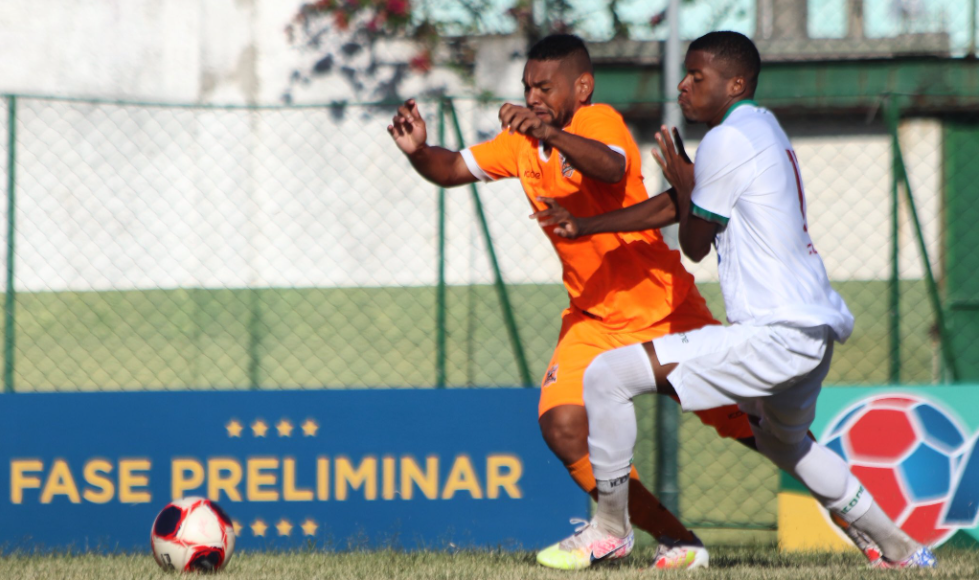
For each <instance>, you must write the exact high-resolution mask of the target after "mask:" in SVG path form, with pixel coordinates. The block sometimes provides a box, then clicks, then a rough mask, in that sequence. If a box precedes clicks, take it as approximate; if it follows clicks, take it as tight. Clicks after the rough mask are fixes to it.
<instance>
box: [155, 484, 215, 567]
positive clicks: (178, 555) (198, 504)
mask: <svg viewBox="0 0 979 580" xmlns="http://www.w3.org/2000/svg"><path fill="white" fill-rule="evenodd" d="M150 542H151V544H152V546H153V558H154V559H156V563H157V564H159V565H160V566H161V567H162V568H164V569H166V570H180V571H182V572H190V571H198V572H213V571H216V570H219V569H221V568H222V567H223V566H224V565H225V564H226V563H227V562H228V560H229V559H230V558H231V554H232V552H234V550H235V529H234V526H233V525H232V524H231V518H229V517H228V514H226V513H225V512H224V510H223V509H221V508H220V507H219V506H218V504H216V503H214V502H213V501H211V500H209V499H205V498H203V497H185V498H182V499H178V500H175V501H173V502H171V503H169V504H167V506H166V507H165V508H163V510H162V511H161V512H160V514H159V515H157V516H156V520H155V521H154V522H153V531H152V532H151V533H150Z"/></svg>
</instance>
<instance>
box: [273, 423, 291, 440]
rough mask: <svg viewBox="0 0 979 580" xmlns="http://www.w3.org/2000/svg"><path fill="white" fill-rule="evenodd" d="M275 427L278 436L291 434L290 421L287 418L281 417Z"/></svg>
mask: <svg viewBox="0 0 979 580" xmlns="http://www.w3.org/2000/svg"><path fill="white" fill-rule="evenodd" d="M275 428H276V429H277V430H278V431H279V437H290V436H291V435H292V423H290V422H289V419H282V420H281V421H279V423H278V424H277V425H276V426H275Z"/></svg>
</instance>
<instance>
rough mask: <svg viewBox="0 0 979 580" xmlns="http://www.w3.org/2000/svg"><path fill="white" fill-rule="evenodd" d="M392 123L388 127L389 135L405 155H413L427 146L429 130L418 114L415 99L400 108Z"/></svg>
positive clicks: (409, 100)
mask: <svg viewBox="0 0 979 580" xmlns="http://www.w3.org/2000/svg"><path fill="white" fill-rule="evenodd" d="M391 123H392V124H390V125H388V133H390V134H391V137H392V138H394V142H395V143H396V144H397V145H398V148H399V149H401V151H402V152H404V154H405V155H411V154H412V153H414V152H415V151H418V150H419V149H421V148H422V147H424V146H425V142H426V141H427V140H428V130H427V129H426V128H425V119H423V118H422V116H421V113H419V112H418V103H416V102H415V99H408V100H407V101H405V102H404V104H403V105H401V106H400V107H398V114H396V115H395V116H394V118H393V119H392V121H391Z"/></svg>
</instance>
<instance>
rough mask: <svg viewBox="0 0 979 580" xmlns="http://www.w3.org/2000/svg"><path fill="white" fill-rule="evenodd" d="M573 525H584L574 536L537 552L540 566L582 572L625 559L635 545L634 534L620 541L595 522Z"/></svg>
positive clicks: (578, 521)
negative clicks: (597, 564)
mask: <svg viewBox="0 0 979 580" xmlns="http://www.w3.org/2000/svg"><path fill="white" fill-rule="evenodd" d="M571 523H572V524H581V526H580V527H578V528H577V529H576V530H575V532H574V535H572V536H571V537H570V538H567V539H564V540H561V541H560V542H558V543H557V544H554V545H553V546H548V547H547V548H544V549H543V550H541V551H540V552H537V563H538V564H540V565H542V566H547V567H548V568H557V569H558V570H581V569H584V568H588V567H589V566H591V565H592V564H595V563H597V562H607V561H610V560H618V559H619V558H625V557H626V556H628V555H629V552H631V551H632V546H633V544H635V538H636V536H635V534H634V533H633V532H632V530H629V535H628V536H626V537H624V538H620V537H618V536H615V535H612V534H610V533H608V532H606V531H604V530H602V529H600V528H599V527H598V526H597V525H596V524H595V521H594V520H592V521H591V522H586V521H585V520H580V519H577V518H575V519H573V520H571Z"/></svg>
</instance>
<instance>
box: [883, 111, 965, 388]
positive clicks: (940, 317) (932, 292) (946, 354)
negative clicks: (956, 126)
mask: <svg viewBox="0 0 979 580" xmlns="http://www.w3.org/2000/svg"><path fill="white" fill-rule="evenodd" d="M892 110H893V112H891V111H892ZM900 114H901V113H900V111H899V110H898V107H897V105H895V104H894V102H893V100H892V101H891V102H890V103H889V106H888V115H887V120H888V129H889V130H890V133H891V147H892V148H893V153H894V184H895V185H894V188H895V191H896V189H897V184H898V180H900V183H902V184H903V185H904V194H905V196H906V197H907V202H908V214H909V215H910V217H911V225H913V226H914V233H915V239H916V240H917V242H918V251H919V252H920V254H921V261H922V265H923V266H924V270H925V282H926V283H927V285H928V299H929V301H930V302H931V308H932V310H933V311H934V313H935V326H937V327H938V336H939V342H940V345H941V346H940V348H941V353H942V362H943V363H944V365H945V368H946V369H947V370H948V372H949V374H950V375H951V380H952V382H955V381H957V380H958V376H959V375H958V369H957V368H956V364H955V356H954V355H953V354H952V350H951V342H950V341H949V340H948V332H947V329H946V328H945V315H944V312H943V310H942V302H941V299H940V298H939V296H938V284H937V283H936V282H935V275H934V274H933V273H932V271H931V261H930V260H929V259H928V248H927V247H926V246H925V236H924V233H922V231H921V220H919V219H918V210H917V207H916V204H915V203H914V196H912V195H911V179H910V178H909V177H908V171H907V167H906V166H905V165H904V155H903V153H902V152H901V141H900V138H899V135H898V120H899V119H900ZM896 201H897V200H895V212H894V215H895V219H896V216H897V211H896V208H897V203H896ZM894 242H895V247H896V245H897V236H896V235H895V237H894Z"/></svg>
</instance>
